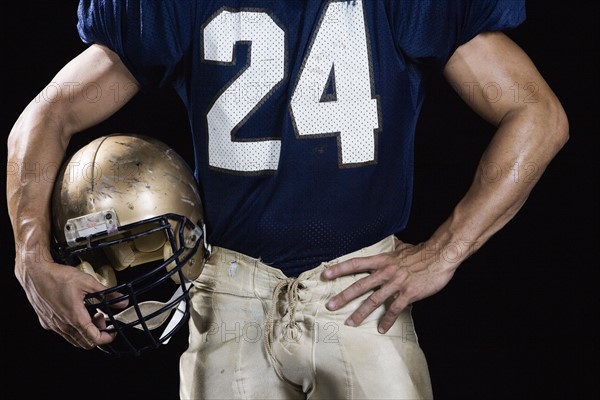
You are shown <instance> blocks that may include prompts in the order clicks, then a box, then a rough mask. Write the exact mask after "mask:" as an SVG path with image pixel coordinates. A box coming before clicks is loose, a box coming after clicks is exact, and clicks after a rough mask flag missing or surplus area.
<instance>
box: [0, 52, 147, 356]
mask: <svg viewBox="0 0 600 400" xmlns="http://www.w3.org/2000/svg"><path fill="white" fill-rule="evenodd" d="M115 84H118V85H119V86H118V87H119V88H122V89H123V90H121V91H120V92H119V96H118V97H115V96H113V95H112V94H113V91H111V90H110V89H111V86H112V87H113V88H114V87H115V86H113V85H115ZM58 87H60V89H61V93H60V96H58V95H57V96H55V98H54V99H52V100H44V97H43V96H39V97H38V98H37V99H36V100H34V101H32V102H31V103H29V105H28V106H27V107H26V108H25V110H24V111H23V112H22V113H21V115H20V116H19V118H18V119H17V121H16V123H15V124H14V126H13V128H12V130H11V132H10V135H9V138H8V160H7V165H8V166H9V169H8V171H7V172H8V173H7V187H6V189H7V190H6V192H7V203H8V212H9V215H10V220H11V223H12V227H13V232H14V239H15V244H16V260H15V274H16V276H17V278H18V280H19V282H20V283H21V285H22V286H23V288H24V290H25V292H26V294H27V297H28V299H29V301H30V302H31V304H32V306H33V307H34V309H35V311H36V312H37V314H38V317H39V318H40V323H41V324H42V326H43V327H44V328H46V329H52V330H54V331H56V332H57V333H59V334H61V335H62V336H63V337H65V339H67V340H68V341H69V342H71V343H72V344H74V345H77V346H80V347H85V348H90V347H94V346H95V345H97V344H101V343H105V342H106V341H110V340H111V338H110V337H109V335H108V334H106V333H101V332H100V331H99V330H98V329H97V327H96V326H94V325H93V323H92V321H91V318H90V317H89V315H88V313H87V311H86V310H85V307H84V306H83V297H84V295H85V293H87V292H91V291H96V290H101V289H102V286H101V285H99V283H97V282H96V281H95V280H94V279H93V278H91V276H86V274H84V273H81V272H79V271H77V270H76V269H75V268H64V267H63V266H61V265H58V264H54V263H53V262H52V259H51V257H50V252H49V248H50V240H51V236H50V229H51V228H50V208H49V204H50V196H51V192H52V188H53V183H54V180H55V178H56V175H57V173H58V171H57V168H56V167H58V166H59V165H60V164H61V162H62V160H63V157H64V156H65V151H66V148H67V146H68V143H69V140H70V138H71V137H72V135H74V134H75V133H77V132H80V131H82V130H85V129H87V128H89V127H91V126H93V125H95V124H97V123H99V122H101V121H102V120H104V119H106V118H107V117H108V116H110V115H112V114H113V113H114V112H116V111H117V110H118V109H119V108H121V107H122V106H123V105H124V104H125V103H127V102H128V101H129V100H130V99H131V98H132V97H133V96H134V95H135V93H137V91H138V85H137V82H136V81H135V79H134V78H133V76H132V75H131V74H130V73H129V71H128V70H127V69H126V67H125V66H124V65H123V64H122V63H121V61H120V60H119V58H118V56H117V55H116V54H115V53H113V52H112V51H110V50H108V49H107V48H105V47H102V46H99V45H92V46H90V47H89V48H88V49H86V50H85V51H84V52H82V53H81V54H80V55H79V56H77V57H76V58H74V59H73V60H72V61H71V62H69V63H68V64H67V65H66V66H65V67H63V68H62V69H61V70H60V71H59V72H58V74H57V75H56V76H55V77H54V79H53V80H52V89H53V90H54V89H56V88H58ZM90 87H94V88H98V89H99V90H98V92H97V93H103V94H102V95H99V97H95V98H94V99H93V101H90V97H89V93H87V92H86V90H90ZM108 93H111V95H107V94H108ZM47 166H53V167H52V168H50V167H49V168H45V167H47ZM40 170H44V171H45V172H48V171H52V172H53V173H52V174H50V173H45V174H44V179H40V176H39V175H36V173H35V171H40ZM32 171H33V172H32ZM90 278H91V279H90Z"/></svg>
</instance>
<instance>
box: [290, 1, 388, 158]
mask: <svg viewBox="0 0 600 400" xmlns="http://www.w3.org/2000/svg"><path fill="white" fill-rule="evenodd" d="M328 87H333V90H334V91H335V92H334V93H333V94H330V95H329V96H326V95H325V91H326V90H327V88H328ZM315 88H321V90H320V92H321V93H323V95H317V96H315ZM317 93H319V91H317ZM328 97H329V98H333V100H329V101H328ZM291 110H292V119H293V121H294V128H295V129H296V133H297V134H298V135H299V137H315V136H332V135H338V154H339V156H338V163H339V165H340V167H347V166H356V165H361V164H365V163H372V162H375V161H376V154H377V140H376V136H375V135H376V132H377V130H378V129H379V103H378V99H377V97H376V96H375V95H374V93H373V83H372V80H371V63H370V53H369V46H368V37H367V31H366V23H365V20H364V15H363V8H362V4H360V5H356V6H349V5H348V4H347V3H346V2H336V3H330V4H329V7H328V8H327V11H326V12H325V14H324V15H323V17H322V19H321V22H320V25H319V30H318V32H317V34H316V36H315V38H314V41H313V43H312V44H311V45H310V49H309V51H308V56H307V58H306V60H305V61H304V63H303V67H302V71H301V73H300V78H299V79H298V83H297V86H296V88H295V90H294V95H293V97H292V101H291Z"/></svg>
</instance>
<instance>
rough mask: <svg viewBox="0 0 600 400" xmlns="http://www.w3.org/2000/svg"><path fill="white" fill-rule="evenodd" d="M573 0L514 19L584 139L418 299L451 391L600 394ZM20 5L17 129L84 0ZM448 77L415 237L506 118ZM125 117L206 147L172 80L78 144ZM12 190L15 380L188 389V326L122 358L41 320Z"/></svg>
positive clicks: (588, 38) (589, 80)
mask: <svg viewBox="0 0 600 400" xmlns="http://www.w3.org/2000/svg"><path fill="white" fill-rule="evenodd" d="M550 4H560V6H559V7H553V6H550ZM565 4H567V3H564V2H563V3H548V2H544V1H530V2H529V3H528V5H527V13H528V19H527V21H526V22H525V24H524V25H523V26H521V27H519V28H518V29H517V30H515V31H514V32H511V33H510V35H511V37H513V38H514V39H515V40H516V41H517V42H518V43H519V44H520V45H521V46H522V47H523V48H524V49H525V50H526V51H527V52H528V53H529V55H530V57H531V58H532V59H533V61H534V62H535V63H536V65H537V66H538V68H539V69H540V71H541V73H542V74H543V75H544V77H545V78H546V80H547V81H548V82H549V83H550V85H551V87H552V88H553V89H554V91H555V92H556V93H557V95H558V97H559V98H560V99H561V101H562V103H563V106H564V107H565V109H566V111H567V114H568V116H569V120H570V127H571V139H570V141H569V143H568V144H567V145H566V146H565V147H564V148H563V150H562V151H561V152H560V154H559V155H558V156H557V157H556V159H555V160H554V161H553V162H552V164H551V165H550V167H549V168H548V170H547V171H546V173H545V175H544V176H543V178H542V180H541V181H540V182H539V183H538V185H537V186H536V188H535V189H534V191H533V193H532V194H531V196H530V198H529V200H528V202H527V203H526V205H525V206H524V207H523V209H522V210H521V212H520V213H519V214H518V215H517V216H516V217H515V218H514V219H513V220H512V221H511V222H510V223H509V224H508V225H507V226H506V227H505V228H504V229H503V230H502V231H500V232H499V233H498V234H497V235H495V236H494V237H493V238H492V239H491V240H490V241H489V242H488V243H487V244H486V245H485V246H484V247H483V248H482V249H481V250H480V251H479V252H478V253H476V254H475V255H474V256H472V257H471V258H469V259H468V260H467V261H466V262H465V263H464V264H463V265H462V266H461V268H460V269H459V270H458V272H457V273H456V275H455V277H454V279H453V280H452V281H451V282H450V284H449V285H448V286H447V287H446V288H445V289H444V290H443V291H442V292H440V293H438V294H437V295H435V296H433V297H431V298H428V299H426V300H423V301H421V302H419V303H418V304H416V306H415V309H414V318H415V324H416V328H417V332H418V334H419V340H420V342H421V345H422V347H423V348H424V351H425V353H426V355H427V357H428V361H429V363H430V370H431V376H432V380H433V385H434V393H435V394H436V396H437V398H438V399H455V398H456V399H458V398H461V399H533V398H536V399H540V398H542V399H588V398H598V395H599V390H598V378H599V377H600V374H599V370H598V355H599V354H598V297H599V296H598V290H597V280H596V278H595V272H596V270H597V268H598V262H597V261H596V257H595V256H596V253H597V252H598V246H597V245H596V241H595V240H594V239H593V237H594V236H595V235H596V234H597V233H598V227H599V226H598V222H599V221H598V204H599V202H598V200H599V198H598V187H599V185H598V183H599V182H598V167H599V162H598V146H597V144H598V142H597V136H598V134H599V133H600V132H599V130H598V118H597V114H598V110H599V109H598V94H599V93H598V79H597V75H596V71H597V69H598V61H597V56H598V39H599V35H598V24H597V18H598V14H597V12H595V11H592V7H591V5H588V3H587V2H580V3H579V4H577V2H569V3H568V5H565ZM589 4H592V3H589ZM11 7H12V10H13V11H11V12H10V13H9V12H6V10H5V11H4V12H3V13H2V25H1V27H0V29H1V30H2V57H1V63H2V77H3V81H2V98H3V101H2V104H3V107H2V132H3V133H2V135H3V137H4V138H6V136H8V133H9V131H10V128H11V127H12V124H13V123H14V121H15V120H16V118H17V117H18V115H19V113H20V112H21V110H22V109H23V108H24V107H25V106H26V105H27V103H28V102H29V101H30V100H31V99H32V98H34V97H35V96H36V95H37V94H38V92H39V91H40V90H41V89H42V88H43V87H44V85H46V84H47V83H48V82H50V81H51V80H52V77H53V76H54V74H55V73H56V72H57V71H58V70H59V68H60V67H61V66H62V65H63V64H64V63H65V62H66V61H68V60H70V59H71V58H72V57H74V56H75V55H77V54H78V53H79V52H80V51H82V50H83V49H84V45H83V44H82V43H81V42H80V40H79V37H78V35H77V31H76V26H75V24H76V2H75V1H60V2H58V1H36V2H11ZM434 83H435V84H437V89H436V90H433V91H432V95H431V96H430V97H429V100H428V101H427V103H426V105H425V109H424V113H423V118H422V120H421V123H420V126H419V134H418V135H417V148H416V166H415V173H416V185H415V199H414V209H413V214H412V218H411V220H410V223H409V227H408V229H407V230H406V231H405V232H404V233H402V234H401V237H402V238H403V239H405V240H407V241H412V242H417V241H420V240H423V239H425V238H427V236H428V235H429V234H430V233H431V232H432V231H433V230H434V229H435V228H436V227H437V225H438V224H439V223H440V222H441V221H442V220H443V219H444V218H445V217H446V216H447V215H448V213H449V212H450V210H451V209H452V207H453V205H454V204H455V203H456V202H457V201H458V200H459V199H460V197H461V195H462V194H463V193H464V192H465V190H466V189H467V187H468V185H469V183H470V179H471V176H472V174H473V171H474V168H475V165H476V163H477V160H478V158H479V156H480V154H481V152H482V151H483V149H484V148H485V146H486V144H487V142H488V140H489V138H490V135H491V134H492V133H493V130H492V128H491V127H490V126H489V125H487V124H486V123H485V122H483V121H482V120H481V119H480V118H479V117H477V116H476V115H475V114H473V113H472V112H471V111H470V110H469V109H468V108H467V107H466V106H465V105H464V104H463V103H462V102H461V101H460V100H459V99H458V97H457V96H456V94H454V92H453V91H452V90H451V89H450V88H449V87H448V86H447V85H446V83H445V82H444V81H442V80H441V79H439V78H438V80H436V81H435V82H434ZM117 131H119V132H137V133H145V134H149V135H155V136H157V137H159V138H162V139H163V140H166V141H168V143H169V144H171V145H172V146H173V147H174V148H175V149H176V150H177V151H178V152H179V153H180V154H181V155H183V156H184V157H185V158H186V159H188V160H189V161H190V162H191V156H192V153H191V145H190V141H189V135H188V134H187V133H188V131H189V128H188V125H187V120H186V117H185V113H184V111H183V109H182V106H181V103H180V101H179V99H178V98H176V97H175V95H174V94H173V93H172V92H171V91H169V90H164V91H162V92H158V93H153V94H148V95H143V96H137V97H136V98H135V99H134V100H132V101H131V103H130V104H128V105H127V106H126V107H125V108H124V109H123V110H121V111H120V112H118V113H117V114H116V115H115V116H114V117H112V118H111V119H110V120H108V121H106V122H104V123H102V124H100V125H99V126H97V127H95V128H93V129H90V130H89V131H86V132H85V133H82V134H80V135H78V136H76V137H75V138H74V139H73V141H72V142H71V146H72V148H77V147H78V146H80V145H82V144H84V143H87V141H89V140H90V139H91V138H93V137H96V136H98V135H101V134H106V133H111V132H117ZM175 137H177V138H179V139H177V141H174V138H175ZM3 143H6V142H5V141H3ZM3 146H6V145H5V144H3ZM5 154H6V147H4V150H2V157H5ZM3 179H4V177H3ZM2 187H3V189H4V187H5V185H4V182H3V184H2ZM4 199H5V193H3V194H2V222H3V223H2V228H3V230H2V244H3V246H2V247H3V249H4V251H3V257H5V258H4V260H3V263H2V278H1V279H0V285H1V288H2V290H1V291H0V295H1V296H2V297H1V298H2V311H1V313H2V318H1V321H2V322H1V325H0V326H1V328H0V333H1V341H0V342H1V343H2V350H1V353H0V363H1V365H2V377H3V378H4V379H3V380H4V384H3V385H2V387H1V388H0V393H1V396H2V397H3V398H6V399H15V398H16V399H20V398H23V397H25V396H28V397H29V396H30V395H31V394H34V393H38V394H39V395H41V396H43V397H51V398H55V397H60V398H63V399H71V398H72V399H79V398H88V399H93V398H98V399H100V398H102V399H105V398H112V399H120V398H146V399H154V398H156V399H166V398H177V396H178V370H177V369H178V355H179V353H180V352H181V351H183V349H184V348H185V345H186V337H185V336H186V335H185V333H182V334H180V335H179V336H177V337H175V338H174V339H173V341H172V342H171V343H170V344H169V345H168V346H166V347H164V348H161V349H159V350H156V351H155V352H153V353H151V354H147V355H146V356H144V357H142V358H139V359H119V360H115V359H111V358H109V357H108V356H106V355H105V354H103V353H101V352H100V351H98V350H93V351H84V350H78V349H75V348H72V347H71V346H70V345H69V344H67V342H65V341H63V340H62V339H61V338H60V337H59V336H58V335H56V334H54V333H51V332H47V331H44V330H43V329H42V328H41V327H40V326H39V323H38V320H37V317H36V315H35V313H34V311H33V309H32V308H31V306H30V305H29V303H28V302H27V299H26V297H25V294H24V292H23V291H22V289H21V287H20V286H19V284H18V282H17V280H16V279H15V277H14V274H13V266H14V242H13V238H12V231H11V230H10V224H9V219H8V216H7V214H6V207H5V206H4V204H5V202H4V201H5V200H4Z"/></svg>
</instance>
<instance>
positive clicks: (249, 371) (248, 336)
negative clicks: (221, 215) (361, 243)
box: [180, 236, 433, 400]
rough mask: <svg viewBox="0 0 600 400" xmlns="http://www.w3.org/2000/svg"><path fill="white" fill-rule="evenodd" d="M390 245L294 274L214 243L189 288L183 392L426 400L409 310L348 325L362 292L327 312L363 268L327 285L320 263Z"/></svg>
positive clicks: (425, 377) (427, 388)
mask: <svg viewBox="0 0 600 400" xmlns="http://www.w3.org/2000/svg"><path fill="white" fill-rule="evenodd" d="M393 248H394V238H393V236H390V237H388V238H386V239H384V240H382V241H381V242H379V243H376V244H374V245H372V246H370V247H367V248H364V249H362V250H359V251H357V252H354V253H351V254H348V255H346V256H344V257H341V258H339V259H338V260H335V261H332V262H329V263H324V264H322V265H320V266H319V267H317V268H315V269H312V270H310V271H306V272H304V273H302V274H301V275H300V276H299V277H298V278H297V279H292V278H287V277H286V276H285V275H284V274H283V273H282V272H281V271H280V270H278V269H275V268H272V267H269V266H267V265H265V264H263V263H261V262H260V261H259V260H256V259H254V258H250V257H247V256H245V255H242V254H240V253H236V252H233V251H230V250H226V249H222V248H216V249H214V252H213V254H212V256H211V258H210V260H209V262H208V263H207V265H206V267H205V268H204V270H203V272H202V274H201V275H200V277H199V278H198V279H197V280H196V282H194V286H193V288H192V291H191V293H192V302H193V307H192V308H193V310H192V318H191V320H190V338H189V341H190V343H189V347H188V349H187V350H186V351H185V352H184V353H183V355H182V356H181V360H180V376H181V385H180V396H181V398H182V399H186V400H187V399H430V398H432V397H433V396H432V391H431V384H430V379H429V372H428V369H427V363H426V360H425V357H424V355H423V352H422V350H421V348H420V347H419V345H418V343H417V336H416V334H415V330H414V325H413V320H412V317H411V314H410V313H411V311H410V307H409V308H407V309H406V310H405V311H404V312H403V313H402V314H401V315H400V317H399V318H398V320H397V321H396V323H395V325H394V326H393V327H392V328H391V329H390V330H389V331H388V332H387V333H386V334H384V335H382V334H379V333H378V332H377V323H378V321H379V319H380V318H381V316H382V315H383V313H384V311H385V310H384V307H380V308H379V309H378V310H376V311H375V312H373V313H372V314H371V315H370V316H369V317H368V318H367V319H366V320H365V321H363V323H362V324H361V325H360V326H359V327H349V326H346V325H345V324H344V321H345V320H346V319H347V318H348V317H349V316H350V314H351V313H352V311H353V310H355V309H356V308H357V307H358V306H359V305H360V304H361V303H362V301H364V300H365V298H366V297H367V296H368V294H367V295H365V296H362V297H361V298H358V299H356V300H354V301H353V302H351V303H350V304H348V305H346V307H343V308H342V309H341V310H338V311H329V310H327V309H326V308H325V303H326V302H327V300H328V299H329V298H331V297H332V296H333V295H335V294H337V293H339V292H340V291H342V290H343V289H344V288H346V287H348V286H349V285H350V284H352V283H353V282H355V281H356V280H358V279H359V278H360V277H362V276H364V274H357V275H355V276H347V277H342V278H338V279H337V280H334V281H325V280H322V279H321V273H322V271H323V269H324V268H327V266H328V265H331V264H332V263H334V262H339V261H342V260H344V259H349V258H353V257H360V256H368V255H374V254H378V253H381V252H386V251H390V250H393Z"/></svg>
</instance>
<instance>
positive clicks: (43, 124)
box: [6, 102, 69, 275]
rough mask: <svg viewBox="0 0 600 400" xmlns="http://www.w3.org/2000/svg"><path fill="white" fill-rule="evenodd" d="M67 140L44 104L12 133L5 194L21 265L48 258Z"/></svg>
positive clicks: (27, 111) (31, 110)
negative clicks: (52, 198)
mask: <svg viewBox="0 0 600 400" xmlns="http://www.w3.org/2000/svg"><path fill="white" fill-rule="evenodd" d="M68 139H69V135H68V134H67V132H66V131H65V125H64V123H63V121H62V120H61V119H60V118H59V117H57V115H56V114H55V113H52V112H51V111H50V110H49V109H48V108H47V106H46V105H45V104H37V103H35V102H32V103H31V104H30V105H29V106H28V107H27V108H26V109H25V111H24V112H23V113H22V114H21V116H20V117H19V119H18V120H17V122H16V123H15V125H14V126H13V129H12V130H11V133H10V135H9V138H8V159H7V186H6V193H7V206H8V213H9V216H10V220H11V224H12V227H13V232H14V239H15V244H16V256H17V260H18V261H27V259H31V260H34V261H35V260H36V259H37V260H39V258H40V257H48V256H49V253H48V249H49V246H50V231H51V225H50V224H51V221H50V215H51V213H50V210H49V204H50V196H51V193H52V188H53V184H54V181H55V180H56V175H57V173H58V169H59V167H60V164H61V162H62V159H63V157H64V155H65V151H66V148H67V145H68ZM25 264H28V265H32V266H34V265H36V263H35V262H34V263H21V262H17V263H16V266H17V268H20V267H23V266H24V265H25ZM16 272H17V274H18V275H19V274H20V273H21V271H16Z"/></svg>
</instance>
